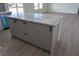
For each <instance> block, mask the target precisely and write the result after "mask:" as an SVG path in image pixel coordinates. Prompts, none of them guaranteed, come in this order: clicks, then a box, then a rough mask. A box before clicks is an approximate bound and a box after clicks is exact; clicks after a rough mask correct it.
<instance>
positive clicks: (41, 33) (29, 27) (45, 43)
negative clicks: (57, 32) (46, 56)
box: [24, 22, 52, 50]
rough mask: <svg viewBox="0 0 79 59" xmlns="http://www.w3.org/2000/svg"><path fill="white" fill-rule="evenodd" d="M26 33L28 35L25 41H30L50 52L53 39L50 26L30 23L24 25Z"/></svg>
mask: <svg viewBox="0 0 79 59" xmlns="http://www.w3.org/2000/svg"><path fill="white" fill-rule="evenodd" d="M24 29H25V30H24V32H25V33H27V37H29V39H27V37H25V41H28V42H30V43H32V44H34V45H37V46H38V47H41V48H43V49H46V50H50V44H51V39H52V32H50V26H46V25H41V24H35V23H30V22H28V23H27V24H26V25H24Z"/></svg>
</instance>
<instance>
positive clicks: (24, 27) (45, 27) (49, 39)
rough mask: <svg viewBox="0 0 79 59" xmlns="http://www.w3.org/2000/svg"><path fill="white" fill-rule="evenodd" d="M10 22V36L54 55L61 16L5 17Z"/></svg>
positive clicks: (36, 14) (27, 15)
mask: <svg viewBox="0 0 79 59" xmlns="http://www.w3.org/2000/svg"><path fill="white" fill-rule="evenodd" d="M7 17H8V18H9V20H10V28H11V32H12V36H14V37H17V38H18V39H20V40H23V41H25V42H28V43H30V44H32V45H34V46H37V47H39V48H41V49H43V50H46V51H48V52H50V54H51V55H54V46H55V45H56V42H57V40H58V32H59V23H60V22H59V20H60V19H61V16H57V17H55V15H53V14H41V13H33V14H32V13H27V14H23V15H21V16H20V15H17V14H16V15H10V16H7Z"/></svg>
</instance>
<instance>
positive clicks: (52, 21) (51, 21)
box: [7, 13, 61, 26]
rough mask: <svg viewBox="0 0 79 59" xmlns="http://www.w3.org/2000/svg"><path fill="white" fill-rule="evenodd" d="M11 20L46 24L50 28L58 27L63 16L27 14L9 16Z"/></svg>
mask: <svg viewBox="0 0 79 59" xmlns="http://www.w3.org/2000/svg"><path fill="white" fill-rule="evenodd" d="M7 17H8V18H10V19H15V20H22V21H29V22H34V23H40V24H45V25H49V26H56V25H58V24H59V20H60V19H61V16H59V15H54V14H42V13H26V14H22V15H18V14H15V15H10V16H7Z"/></svg>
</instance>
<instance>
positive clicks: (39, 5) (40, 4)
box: [34, 3, 43, 10]
mask: <svg viewBox="0 0 79 59" xmlns="http://www.w3.org/2000/svg"><path fill="white" fill-rule="evenodd" d="M42 8H43V3H34V9H35V10H37V9H42Z"/></svg>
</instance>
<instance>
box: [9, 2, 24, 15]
mask: <svg viewBox="0 0 79 59" xmlns="http://www.w3.org/2000/svg"><path fill="white" fill-rule="evenodd" d="M8 7H9V11H11V12H12V14H16V13H17V14H22V13H23V3H8Z"/></svg>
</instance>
